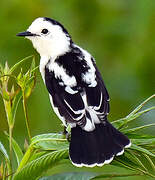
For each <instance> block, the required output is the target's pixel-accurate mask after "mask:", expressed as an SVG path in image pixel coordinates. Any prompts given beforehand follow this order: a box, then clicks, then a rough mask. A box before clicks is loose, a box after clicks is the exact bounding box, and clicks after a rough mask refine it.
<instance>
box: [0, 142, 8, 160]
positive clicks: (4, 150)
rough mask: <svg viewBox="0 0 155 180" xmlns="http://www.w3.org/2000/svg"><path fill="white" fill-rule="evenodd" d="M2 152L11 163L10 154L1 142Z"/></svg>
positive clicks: (0, 150) (0, 148)
mask: <svg viewBox="0 0 155 180" xmlns="http://www.w3.org/2000/svg"><path fill="white" fill-rule="evenodd" d="M0 152H1V153H2V154H3V155H4V157H5V159H7V160H8V161H9V156H8V153H7V151H6V149H5V147H4V146H3V144H2V143H1V142H0Z"/></svg>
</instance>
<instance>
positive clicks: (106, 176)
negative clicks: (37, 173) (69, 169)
mask: <svg viewBox="0 0 155 180" xmlns="http://www.w3.org/2000/svg"><path fill="white" fill-rule="evenodd" d="M142 175H143V174H142V173H130V174H116V173H108V174H107V173H105V174H102V175H99V176H96V177H94V178H92V179H91V180H96V179H104V178H108V179H112V178H115V177H130V176H142ZM45 180H46V179H45ZM47 180H48V179H47ZM49 180H50V179H49Z"/></svg>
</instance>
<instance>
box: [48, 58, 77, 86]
mask: <svg viewBox="0 0 155 180" xmlns="http://www.w3.org/2000/svg"><path fill="white" fill-rule="evenodd" d="M48 68H49V71H53V72H54V74H55V77H56V78H60V79H61V80H62V81H63V83H64V85H66V86H70V87H74V86H76V85H77V82H76V79H75V77H74V76H69V75H68V74H67V73H66V71H65V69H64V68H63V67H62V66H60V65H59V64H57V63H56V62H51V63H49V65H48Z"/></svg>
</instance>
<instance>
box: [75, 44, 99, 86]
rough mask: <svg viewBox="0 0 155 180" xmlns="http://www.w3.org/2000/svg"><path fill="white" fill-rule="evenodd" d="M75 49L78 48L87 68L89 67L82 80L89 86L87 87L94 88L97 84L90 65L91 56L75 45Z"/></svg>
mask: <svg viewBox="0 0 155 180" xmlns="http://www.w3.org/2000/svg"><path fill="white" fill-rule="evenodd" d="M75 47H78V48H79V49H80V50H81V51H82V53H83V55H84V59H85V60H86V63H87V65H88V67H90V69H89V70H88V71H87V72H86V73H84V74H82V79H83V81H84V82H86V83H87V84H89V85H88V86H89V87H95V86H96V85H97V82H96V74H95V71H96V70H95V67H94V65H93V63H92V56H91V55H90V54H89V53H88V52H87V51H86V50H84V49H82V48H81V47H79V46H77V45H75Z"/></svg>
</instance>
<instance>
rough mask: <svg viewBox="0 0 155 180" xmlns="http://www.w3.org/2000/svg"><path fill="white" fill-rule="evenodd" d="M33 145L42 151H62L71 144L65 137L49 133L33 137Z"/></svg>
mask: <svg viewBox="0 0 155 180" xmlns="http://www.w3.org/2000/svg"><path fill="white" fill-rule="evenodd" d="M31 145H33V146H34V147H35V148H37V149H42V150H60V149H64V148H68V145H69V144H68V141H67V139H66V138H65V136H64V135H62V134H58V133H49V134H42V135H38V136H35V137H33V138H32V141H31Z"/></svg>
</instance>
